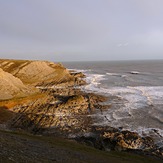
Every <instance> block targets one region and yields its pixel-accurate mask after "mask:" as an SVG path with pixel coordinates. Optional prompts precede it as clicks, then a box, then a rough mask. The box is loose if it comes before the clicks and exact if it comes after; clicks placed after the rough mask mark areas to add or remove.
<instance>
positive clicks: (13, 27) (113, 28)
mask: <svg viewBox="0 0 163 163" xmlns="http://www.w3.org/2000/svg"><path fill="white" fill-rule="evenodd" d="M0 58H16V59H43V60H44V59H46V60H53V61H83V60H132V59H163V0H0Z"/></svg>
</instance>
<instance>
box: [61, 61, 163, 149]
mask: <svg viewBox="0 0 163 163" xmlns="http://www.w3.org/2000/svg"><path fill="white" fill-rule="evenodd" d="M63 64H64V65H65V66H66V67H68V68H69V69H74V70H76V71H79V72H83V73H84V74H85V75H86V81H87V82H88V85H86V86H84V87H82V89H84V90H85V91H91V92H95V93H98V94H102V95H105V96H107V97H108V101H107V102H106V103H107V104H111V108H108V109H106V110H105V111H104V112H103V115H101V113H96V114H95V115H93V116H94V124H93V125H103V126H104V125H108V126H112V127H116V128H119V127H121V128H122V129H123V130H126V129H127V130H130V131H136V132H138V133H139V134H140V135H142V136H151V137H153V139H154V140H155V143H156V144H157V145H159V146H163V60H160V61H112V62H111V61H110V62H107V61H103V62H67V63H63Z"/></svg>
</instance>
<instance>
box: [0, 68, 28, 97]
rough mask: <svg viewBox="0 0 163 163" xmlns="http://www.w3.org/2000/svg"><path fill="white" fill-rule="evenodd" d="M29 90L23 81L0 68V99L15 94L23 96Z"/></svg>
mask: <svg viewBox="0 0 163 163" xmlns="http://www.w3.org/2000/svg"><path fill="white" fill-rule="evenodd" d="M29 92H30V90H29V88H28V87H27V86H25V85H24V84H23V82H22V81H21V80H20V79H19V78H17V77H14V76H13V75H12V74H10V73H8V72H5V71H3V70H2V69H1V68H0V99H1V100H6V99H11V98H13V97H16V96H25V95H27V94H29Z"/></svg>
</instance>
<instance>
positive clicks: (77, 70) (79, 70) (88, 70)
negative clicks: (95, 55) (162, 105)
mask: <svg viewBox="0 0 163 163" xmlns="http://www.w3.org/2000/svg"><path fill="white" fill-rule="evenodd" d="M68 70H69V71H75V72H83V73H85V72H90V71H92V70H91V69H86V70H84V69H68Z"/></svg>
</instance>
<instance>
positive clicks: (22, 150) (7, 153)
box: [0, 131, 161, 163]
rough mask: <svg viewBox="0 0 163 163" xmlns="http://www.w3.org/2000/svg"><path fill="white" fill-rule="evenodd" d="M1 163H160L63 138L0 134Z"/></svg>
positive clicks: (0, 132)
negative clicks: (105, 150) (97, 148)
mask: <svg viewBox="0 0 163 163" xmlns="http://www.w3.org/2000/svg"><path fill="white" fill-rule="evenodd" d="M0 147H1V150H0V162H5V163H8V162H28V163H30V162H32V163H35V162H39V163H44V162H48V163H50V162H66V163H69V162H70V163H78V162H83V163H86V162H88V163H89V162H90V163H91V162H92V163H131V162H132V163H150V162H151V163H154V162H161V161H159V160H153V159H151V158H147V157H144V156H138V155H136V154H129V153H125V152H104V151H99V150H96V149H94V148H91V147H88V146H84V145H81V144H78V143H76V142H74V141H68V140H64V139H60V138H54V137H45V136H34V135H27V134H22V133H14V132H7V131H0Z"/></svg>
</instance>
